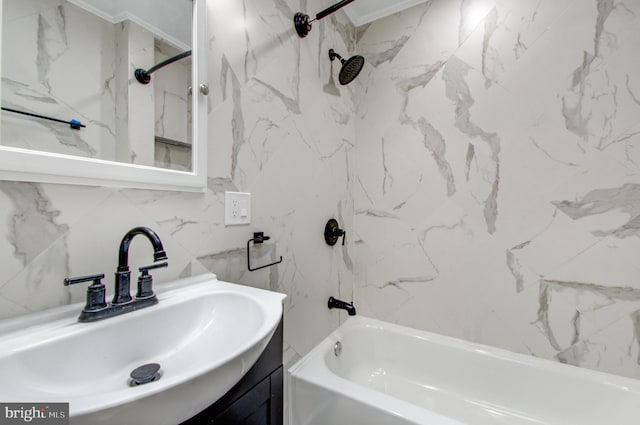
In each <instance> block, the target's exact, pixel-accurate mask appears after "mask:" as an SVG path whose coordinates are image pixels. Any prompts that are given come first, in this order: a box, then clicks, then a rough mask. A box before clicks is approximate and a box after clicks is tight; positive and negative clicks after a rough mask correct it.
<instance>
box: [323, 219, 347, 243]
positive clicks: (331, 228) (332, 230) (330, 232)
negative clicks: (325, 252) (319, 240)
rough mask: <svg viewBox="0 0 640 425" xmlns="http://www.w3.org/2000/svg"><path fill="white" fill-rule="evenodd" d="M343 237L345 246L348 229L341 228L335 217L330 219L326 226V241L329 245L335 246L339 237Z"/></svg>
mask: <svg viewBox="0 0 640 425" xmlns="http://www.w3.org/2000/svg"><path fill="white" fill-rule="evenodd" d="M340 237H342V246H344V243H345V239H346V237H347V231H346V230H343V229H341V228H340V225H339V224H338V222H337V221H336V220H335V219H333V218H332V219H330V220H329V221H327V224H326V225H325V226H324V241H325V242H326V243H327V245H329V246H333V245H335V244H336V242H338V238H340Z"/></svg>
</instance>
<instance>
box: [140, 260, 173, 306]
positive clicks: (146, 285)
mask: <svg viewBox="0 0 640 425" xmlns="http://www.w3.org/2000/svg"><path fill="white" fill-rule="evenodd" d="M168 265H169V263H167V262H166V261H164V262H162V263H157V264H151V265H149V266H144V267H140V268H139V269H138V270H139V271H140V273H141V274H140V276H139V277H138V292H137V293H136V298H137V299H141V298H154V297H155V294H154V293H153V276H151V275H150V274H149V270H154V269H159V268H162V267H167V266H168Z"/></svg>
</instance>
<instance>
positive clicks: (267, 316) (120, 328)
mask: <svg viewBox="0 0 640 425" xmlns="http://www.w3.org/2000/svg"><path fill="white" fill-rule="evenodd" d="M284 298H285V295H283V294H279V293H275V292H269V291H264V290H260V289H255V288H250V287H246V286H241V285H236V284H232V283H228V282H222V281H219V280H217V279H216V277H215V275H212V274H206V275H201V276H196V277H192V278H187V279H181V280H178V281H176V282H173V283H171V284H166V285H164V287H163V289H162V290H161V291H159V292H158V299H159V303H158V304H157V305H154V306H152V307H148V308H145V309H142V310H138V311H134V312H131V313H127V314H124V315H122V316H117V317H112V318H109V319H104V320H102V321H99V322H94V323H79V322H77V316H78V314H79V312H80V310H81V309H82V304H77V305H73V306H65V307H61V308H58V309H54V310H51V311H47V312H41V313H36V314H33V315H30V316H26V317H21V318H18V319H13V320H9V321H5V322H4V323H0V376H1V377H2V380H1V381H0V400H2V401H3V402H30V403H38V402H47V403H49V402H69V403H70V404H69V414H70V417H71V424H78V425H92V424H109V425H118V424H122V425H131V424H136V425H144V424H149V425H162V424H167V425H176V424H178V423H180V422H181V421H184V420H186V419H188V418H190V417H192V416H194V415H195V414H197V413H198V412H200V411H202V410H203V409H204V408H206V407H207V406H209V405H210V404H211V403H213V402H215V401H216V400H217V399H219V398H220V397H221V396H222V395H224V394H225V393H226V392H227V391H228V390H229V389H231V387H233V385H235V384H236V383H237V382H238V381H239V380H240V379H241V378H242V376H243V375H244V374H245V373H246V372H247V371H248V370H249V369H250V368H251V366H252V365H253V364H254V363H255V361H256V360H257V359H258V357H259V356H260V354H261V353H262V351H263V350H264V348H265V347H266V346H267V344H268V342H269V340H270V339H271V336H272V335H273V333H274V331H275V329H276V327H277V325H278V323H279V321H280V318H281V316H282V301H283V300H284ZM25 326H27V328H26V329H25ZM147 363H158V364H160V367H161V369H160V379H158V380H156V381H154V382H150V383H147V384H143V385H140V386H131V385H130V382H129V374H130V373H131V371H133V370H134V369H135V368H137V367H139V366H141V365H144V364H147Z"/></svg>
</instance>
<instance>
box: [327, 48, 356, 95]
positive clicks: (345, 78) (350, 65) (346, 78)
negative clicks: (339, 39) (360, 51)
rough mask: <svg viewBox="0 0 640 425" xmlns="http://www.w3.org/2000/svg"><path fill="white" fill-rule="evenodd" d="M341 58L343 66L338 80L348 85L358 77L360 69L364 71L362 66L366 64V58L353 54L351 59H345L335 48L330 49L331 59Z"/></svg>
mask: <svg viewBox="0 0 640 425" xmlns="http://www.w3.org/2000/svg"><path fill="white" fill-rule="evenodd" d="M336 58H337V59H340V63H342V68H340V74H339V75H338V81H340V84H342V85H343V86H346V85H347V84H349V83H350V82H352V81H353V80H355V79H356V77H357V76H358V74H360V71H362V67H363V66H364V58H363V57H362V56H360V55H356V56H352V57H350V58H349V59H343V58H342V56H340V55H339V54H337V53H336V52H334V51H333V49H330V50H329V59H331V60H334V59H336Z"/></svg>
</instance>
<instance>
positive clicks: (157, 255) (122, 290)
mask: <svg viewBox="0 0 640 425" xmlns="http://www.w3.org/2000/svg"><path fill="white" fill-rule="evenodd" d="M136 235H144V236H146V238H147V239H149V242H151V245H152V246H153V261H161V260H166V259H167V253H166V252H165V251H164V247H163V246H162V241H160V237H159V236H158V234H157V233H156V232H154V231H153V230H151V229H149V228H148V227H134V228H133V229H131V230H129V231H128V232H127V233H126V234H125V235H124V237H123V238H122V242H121V243H120V250H119V252H118V269H117V270H116V285H115V286H116V287H115V294H114V295H113V301H112V304H114V305H118V304H127V303H129V302H131V300H132V298H131V293H130V292H131V291H130V286H131V271H130V270H129V246H130V245H131V241H132V240H133V238H134V237H135V236H136Z"/></svg>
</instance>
